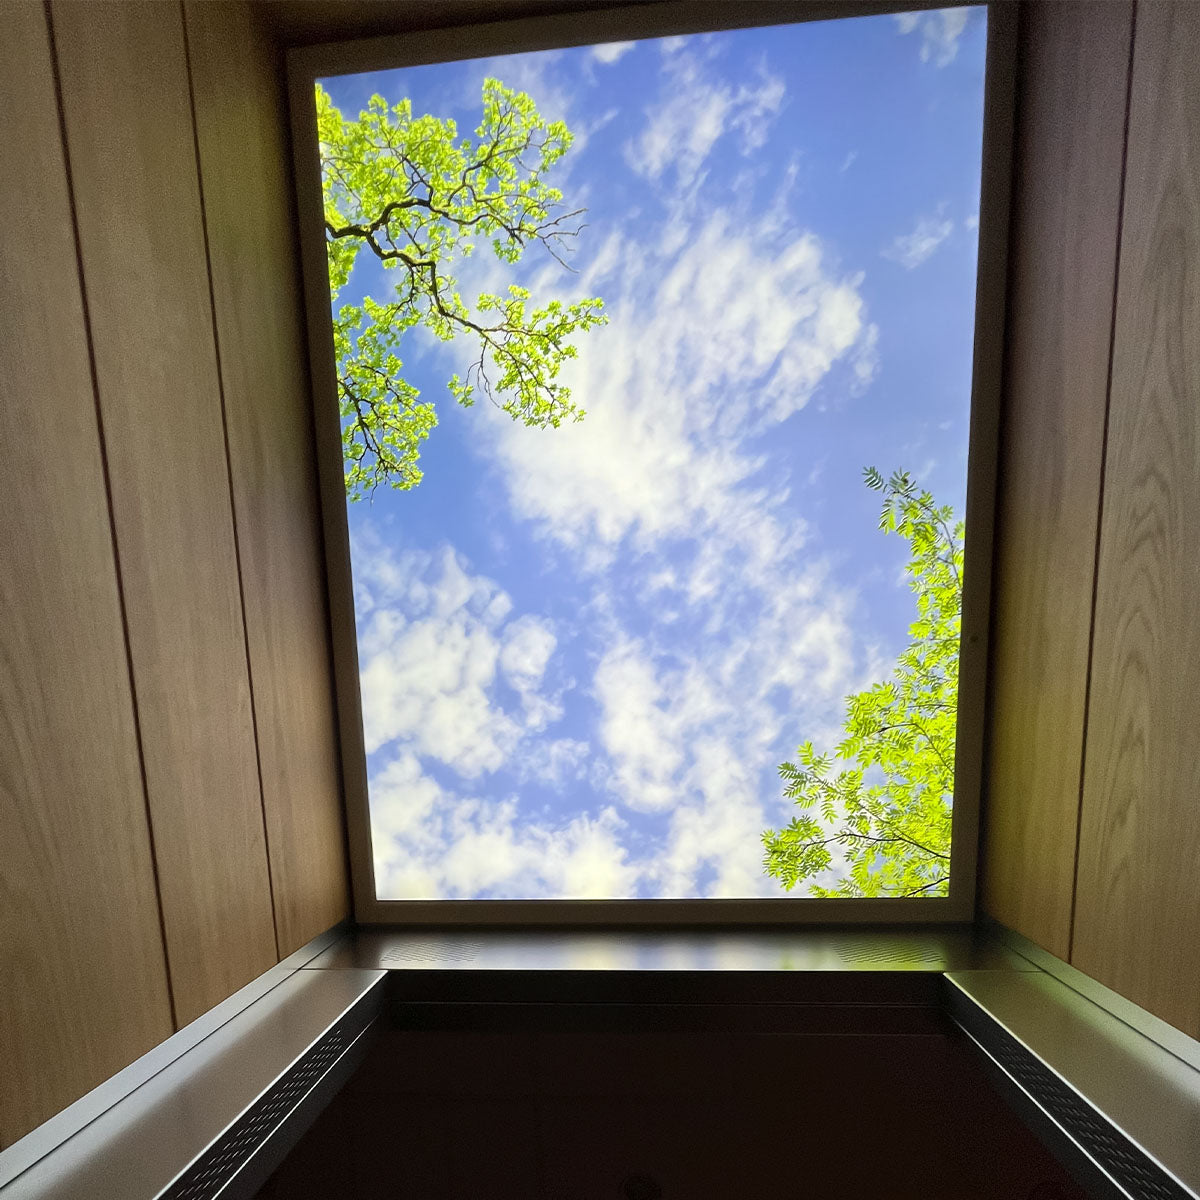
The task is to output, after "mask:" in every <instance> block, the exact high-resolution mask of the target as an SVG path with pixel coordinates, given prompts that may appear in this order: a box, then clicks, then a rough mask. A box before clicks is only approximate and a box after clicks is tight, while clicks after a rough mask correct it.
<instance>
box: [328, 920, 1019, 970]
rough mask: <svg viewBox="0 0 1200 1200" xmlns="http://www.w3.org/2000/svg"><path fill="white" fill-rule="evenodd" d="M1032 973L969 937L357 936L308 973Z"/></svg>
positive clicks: (813, 932) (918, 933) (836, 932)
mask: <svg viewBox="0 0 1200 1200" xmlns="http://www.w3.org/2000/svg"><path fill="white" fill-rule="evenodd" d="M341 967H359V968H364V967H365V968H373V969H378V970H391V971H400V970H412V971H422V970H473V971H714V972H720V971H729V972H737V971H839V972H841V971H881V972H886V971H924V972H932V973H936V974H941V973H942V972H944V971H954V970H1013V971H1034V970H1036V968H1035V967H1034V966H1033V964H1031V963H1029V962H1028V961H1027V960H1025V959H1023V958H1022V957H1021V956H1020V955H1018V954H1015V953H1013V952H1012V951H1011V950H1009V949H1007V948H1006V947H1004V946H1002V945H1001V944H999V943H998V942H996V941H995V940H994V939H991V938H989V937H986V936H985V937H980V936H979V934H978V933H977V932H975V931H973V930H971V929H969V928H968V929H913V930H900V929H876V930H863V929H791V930H737V931H728V930H727V931H703V930H697V931H686V930H681V931H662V932H659V931H653V930H603V931H600V930H594V931H593V930H579V931H572V932H567V931H559V930H523V931H519V932H507V931H500V930H471V931H467V930H462V931H458V930H436V931H422V930H405V929H380V928H371V929H368V928H359V929H357V930H355V931H353V932H352V933H350V934H349V935H348V936H347V937H345V938H344V939H342V940H341V941H340V942H338V944H337V945H336V946H333V947H332V948H331V949H329V950H327V951H326V952H325V953H324V954H322V955H320V956H319V957H317V958H314V959H313V960H312V961H311V962H310V963H309V964H308V969H311V970H322V969H330V968H341Z"/></svg>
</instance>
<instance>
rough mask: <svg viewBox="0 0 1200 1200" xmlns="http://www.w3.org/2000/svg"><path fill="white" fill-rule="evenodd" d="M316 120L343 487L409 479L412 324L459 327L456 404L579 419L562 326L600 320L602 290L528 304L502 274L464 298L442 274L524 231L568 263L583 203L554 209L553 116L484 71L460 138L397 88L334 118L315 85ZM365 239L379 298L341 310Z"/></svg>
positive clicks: (523, 239)
mask: <svg viewBox="0 0 1200 1200" xmlns="http://www.w3.org/2000/svg"><path fill="white" fill-rule="evenodd" d="M317 120H318V130H319V136H320V147H321V168H322V178H323V181H324V197H325V233H326V243H327V248H328V254H329V286H330V292H331V294H332V297H333V300H334V304H335V316H334V321H333V327H334V344H335V350H336V354H337V363H338V394H339V402H340V405H341V414H342V449H343V453H344V457H345V464H346V490H347V493H348V494H349V496H350V497H351V498H352V499H360V498H361V497H362V496H364V495H366V494H368V493H369V492H370V491H373V490H374V488H375V487H376V486H377V485H378V484H379V483H381V482H387V483H388V484H390V485H391V486H392V487H396V488H400V489H406V488H411V487H413V486H415V485H416V484H417V483H419V482H420V480H421V470H420V467H419V465H418V461H419V457H420V449H421V442H422V441H424V439H425V438H427V437H428V436H429V433H430V431H431V430H432V429H433V427H434V426H435V425H436V424H437V415H436V412H435V410H434V405H433V404H431V403H429V402H428V401H422V400H420V399H419V393H418V390H417V388H415V387H414V386H413V385H412V384H411V383H409V382H408V381H407V380H406V379H404V377H403V375H402V371H403V367H404V363H403V360H402V359H401V358H400V356H399V346H400V342H401V339H402V338H403V336H404V334H405V333H407V332H408V331H409V330H410V329H413V328H415V327H417V326H421V327H423V328H424V329H426V330H428V331H429V332H430V333H432V334H433V335H434V336H435V337H437V338H438V339H440V340H442V341H451V340H452V339H454V338H455V337H457V336H459V335H465V336H467V337H469V338H470V339H471V341H472V343H473V346H474V349H473V350H472V357H471V360H470V365H469V366H468V367H467V369H466V372H465V374H464V375H463V376H462V377H460V376H459V375H454V376H453V377H452V378H451V379H450V381H449V384H448V386H449V389H450V393H451V395H452V396H453V397H454V399H455V400H457V401H458V403H460V404H463V405H466V406H470V405H471V404H473V403H474V401H475V399H476V396H477V394H479V393H482V394H483V395H484V396H486V397H487V398H488V399H489V400H491V401H492V402H493V403H495V404H496V405H497V406H498V407H500V408H502V409H503V410H504V411H505V412H507V413H508V414H509V415H510V416H512V417H513V418H515V419H516V420H519V421H522V422H524V423H525V424H526V425H533V426H558V425H559V424H561V423H562V422H563V421H567V420H579V419H580V418H581V417H582V416H583V413H582V411H581V410H580V409H579V408H578V407H577V406H576V405H575V404H574V403H573V402H572V400H571V393H570V390H569V389H568V388H567V387H566V386H565V385H564V384H562V383H561V382H559V374H560V372H561V370H562V368H563V365H564V364H565V363H566V361H567V360H568V359H571V358H573V357H575V353H576V349H575V346H574V345H573V344H572V342H571V340H570V339H571V338H572V336H573V335H574V334H576V333H579V332H582V331H584V330H587V329H589V328H591V327H592V326H594V325H598V324H602V323H603V322H604V320H605V318H604V317H603V316H602V314H601V309H602V308H603V302H602V301H601V300H599V299H596V298H592V299H586V300H580V301H578V302H577V303H574V304H563V303H560V302H559V301H557V300H553V301H550V302H548V303H546V304H542V305H537V304H534V303H533V302H532V301H531V299H530V295H529V292H528V291H526V290H525V289H524V288H521V287H517V286H515V285H513V286H510V287H509V288H508V289H507V292H506V293H505V294H503V295H496V294H493V293H489V292H485V293H483V294H481V295H479V296H478V297H476V299H475V302H474V305H472V306H468V305H467V304H466V303H465V302H464V301H463V298H462V295H461V294H460V292H459V290H458V283H457V281H456V280H455V278H454V273H453V272H454V271H455V270H456V269H457V268H458V267H459V266H460V265H461V263H462V261H463V260H464V259H466V258H467V257H468V256H470V255H471V254H472V252H473V251H474V250H475V247H476V244H477V243H478V242H479V241H483V242H485V243H486V244H487V245H488V246H489V247H490V248H491V251H492V253H493V254H494V255H495V256H496V257H497V258H498V259H499V260H500V261H501V262H502V263H505V264H515V263H517V262H518V261H519V260H520V259H521V256H522V254H523V253H524V252H525V249H526V248H527V247H528V246H529V245H531V244H533V243H537V244H540V245H541V246H543V247H544V248H545V249H547V250H548V251H549V252H550V253H551V254H552V255H553V256H554V257H555V258H556V259H558V261H559V262H560V263H563V265H564V266H565V265H566V264H565V262H564V261H563V257H562V254H563V251H564V247H565V245H566V244H568V243H569V240H570V239H572V238H574V237H576V236H577V235H578V233H579V228H578V227H575V226H573V224H572V223H573V222H575V221H576V220H577V219H578V218H579V217H580V216H581V215H582V212H583V210H582V209H576V210H575V211H573V212H560V211H559V210H560V209H561V208H562V193H561V192H560V191H559V190H558V189H557V188H553V187H551V186H550V185H549V184H548V183H547V182H546V179H545V177H546V175H547V173H548V172H549V171H550V170H551V168H552V167H553V166H554V164H555V163H557V162H558V160H559V159H560V158H562V156H563V155H564V154H565V153H566V152H567V150H568V149H569V148H570V145H571V133H570V131H569V130H568V129H567V127H566V125H565V124H563V122H561V121H555V122H553V123H547V122H546V121H544V120H543V119H542V117H541V116H540V115H539V114H538V111H537V108H536V106H535V105H534V103H533V101H532V100H531V99H530V98H529V96H527V95H525V94H524V93H523V92H516V91H513V90H512V89H511V88H507V87H505V86H504V85H503V84H502V83H500V82H499V81H498V80H495V79H487V80H485V81H484V84H483V116H482V119H481V120H480V123H479V126H478V127H477V128H476V129H475V131H474V136H473V137H464V138H461V139H460V138H459V137H458V131H457V128H456V126H455V123H454V121H452V120H439V119H437V118H436V117H432V116H421V117H414V116H413V115H412V104H411V102H410V101H408V100H402V101H401V102H400V103H399V104H396V105H394V106H393V107H391V108H389V107H388V105H387V102H386V101H385V100H384V99H383V98H382V97H381V96H373V97H372V98H371V101H370V103H369V104H368V106H367V108H366V110H365V111H363V112H362V113H361V114H360V115H359V117H358V119H357V120H347V119H346V118H345V117H343V116H342V114H341V113H340V112H339V111H338V109H337V108H335V107H334V105H333V103H332V102H331V100H330V98H329V96H328V94H327V93H326V92H325V91H324V89H323V88H321V87H320V85H318V86H317ZM364 249H365V250H366V251H367V252H368V253H370V254H372V255H374V256H375V258H377V259H378V260H379V262H381V263H382V264H383V267H384V269H385V270H388V271H394V272H395V273H396V274H397V276H398V279H397V282H396V284H395V287H394V288H393V290H392V292H391V294H390V295H389V296H388V297H386V298H385V299H384V300H382V301H379V300H376V299H372V298H370V297H368V298H367V299H365V300H364V301H363V303H362V304H361V305H355V304H346V305H343V306H342V307H341V308H340V309H339V308H337V307H336V304H337V297H338V295H339V293H340V292H341V290H342V289H343V288H344V287H345V286H346V283H347V281H348V280H349V278H350V273H351V271H352V269H353V267H354V263H355V261H356V259H357V257H358V255H359V253H360V252H361V251H363V250H364Z"/></svg>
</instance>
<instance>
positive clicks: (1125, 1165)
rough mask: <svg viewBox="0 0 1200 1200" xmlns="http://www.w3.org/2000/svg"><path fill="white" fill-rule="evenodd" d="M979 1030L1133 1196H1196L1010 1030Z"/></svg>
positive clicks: (1159, 1199) (1158, 1199)
mask: <svg viewBox="0 0 1200 1200" xmlns="http://www.w3.org/2000/svg"><path fill="white" fill-rule="evenodd" d="M971 1024H972V1025H973V1026H974V1025H975V1022H974V1021H972V1022H971ZM978 1032H979V1033H980V1035H981V1037H980V1040H981V1041H983V1043H984V1045H985V1046H986V1047H987V1051H988V1053H989V1054H990V1055H991V1056H992V1057H993V1058H994V1059H995V1060H996V1062H998V1063H999V1064H1000V1065H1001V1066H1002V1067H1003V1068H1004V1070H1005V1071H1006V1072H1007V1073H1008V1074H1009V1075H1010V1076H1011V1077H1012V1078H1013V1079H1015V1080H1016V1081H1017V1082H1018V1083H1019V1084H1020V1085H1021V1086H1022V1087H1023V1088H1024V1089H1025V1091H1026V1092H1028V1093H1029V1095H1030V1096H1032V1097H1033V1099H1034V1100H1035V1101H1036V1102H1037V1103H1038V1105H1039V1106H1040V1107H1041V1108H1042V1110H1043V1111H1044V1112H1046V1113H1047V1114H1048V1115H1049V1116H1050V1117H1051V1118H1052V1119H1053V1120H1054V1121H1056V1122H1057V1123H1058V1125H1060V1126H1061V1127H1062V1128H1063V1129H1064V1130H1065V1131H1066V1132H1067V1133H1068V1134H1069V1135H1070V1136H1071V1138H1072V1139H1073V1140H1074V1141H1075V1142H1076V1143H1077V1144H1078V1145H1079V1146H1080V1148H1081V1149H1083V1150H1084V1151H1085V1152H1086V1153H1087V1155H1088V1156H1089V1157H1090V1158H1091V1159H1092V1160H1093V1161H1094V1162H1095V1163H1096V1164H1097V1165H1098V1166H1099V1167H1101V1168H1103V1170H1104V1171H1106V1172H1107V1173H1108V1174H1109V1176H1111V1178H1112V1179H1113V1180H1115V1182H1116V1183H1117V1184H1118V1185H1119V1186H1120V1187H1121V1188H1123V1189H1124V1190H1125V1191H1126V1192H1127V1193H1128V1194H1129V1195H1130V1196H1133V1197H1136V1200H1192V1197H1191V1193H1190V1192H1188V1191H1187V1190H1186V1189H1184V1188H1183V1187H1181V1186H1180V1185H1179V1184H1177V1183H1176V1182H1175V1181H1174V1180H1173V1179H1172V1178H1171V1177H1170V1176H1169V1175H1168V1174H1167V1173H1166V1172H1165V1171H1164V1170H1163V1169H1162V1168H1161V1167H1159V1166H1158V1165H1157V1164H1156V1163H1155V1162H1153V1161H1152V1160H1151V1159H1149V1158H1148V1157H1147V1156H1146V1155H1145V1154H1144V1153H1142V1151H1141V1150H1139V1149H1138V1147H1137V1146H1135V1145H1134V1144H1133V1143H1132V1142H1131V1141H1130V1140H1129V1139H1128V1138H1127V1137H1125V1135H1124V1134H1123V1133H1122V1132H1121V1131H1120V1129H1118V1128H1117V1127H1116V1126H1115V1125H1113V1124H1112V1123H1111V1122H1109V1121H1106V1120H1105V1119H1104V1117H1102V1116H1101V1115H1100V1113H1098V1112H1097V1111H1096V1110H1095V1109H1094V1108H1093V1107H1092V1106H1091V1105H1090V1104H1088V1103H1087V1101H1086V1100H1084V1099H1083V1098H1082V1097H1081V1096H1079V1094H1078V1093H1076V1092H1075V1091H1073V1090H1072V1089H1071V1088H1070V1087H1068V1086H1067V1084H1065V1083H1064V1082H1063V1081H1062V1080H1061V1079H1060V1078H1059V1077H1058V1076H1057V1075H1055V1074H1054V1072H1053V1071H1051V1070H1050V1068H1049V1067H1047V1066H1046V1065H1045V1064H1044V1063H1043V1062H1042V1061H1041V1060H1040V1059H1038V1058H1037V1057H1036V1056H1035V1055H1034V1054H1032V1053H1030V1051H1029V1050H1027V1049H1026V1048H1025V1047H1024V1046H1022V1045H1021V1043H1020V1042H1018V1041H1017V1039H1016V1038H1014V1037H1013V1036H1012V1035H1011V1034H1009V1033H1008V1032H1007V1031H1006V1030H1004V1029H1003V1028H1001V1027H1000V1026H999V1025H996V1024H994V1023H992V1022H988V1025H987V1029H986V1032H984V1031H982V1030H978Z"/></svg>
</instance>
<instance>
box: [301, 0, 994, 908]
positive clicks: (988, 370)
mask: <svg viewBox="0 0 1200 1200" xmlns="http://www.w3.org/2000/svg"><path fill="white" fill-rule="evenodd" d="M924 7H929V6H927V5H924V4H920V3H917V4H913V3H908V4H905V3H886V2H879V0H866V2H864V3H861V4H858V5H855V6H854V9H853V14H852V15H854V16H864V15H871V14H879V13H888V12H896V11H902V10H910V9H917V8H924ZM847 15H850V14H849V13H848V10H847V7H846V5H845V4H844V3H837V2H836V0H770V2H763V3H759V4H755V5H741V6H736V7H730V6H717V5H709V4H705V3H702V2H698V0H673V2H667V3H647V4H638V5H631V6H628V7H623V8H614V9H606V10H598V11H591V12H580V13H559V14H555V15H551V16H546V17H538V18H533V19H528V20H519V21H500V22H496V23H492V24H486V25H474V26H458V27H454V28H448V29H438V30H432V31H427V32H422V33H416V34H411V35H406V36H395V37H380V38H368V39H361V40H357V41H346V42H337V43H330V44H326V45H318V46H306V47H300V48H293V49H291V50H289V51H288V56H287V57H288V87H289V99H290V108H291V122H292V142H293V154H294V166H295V181H296V193H297V212H298V221H299V233H300V250H301V260H302V265H303V277H304V292H305V308H306V312H307V321H308V342H309V360H310V367H311V373H312V384H313V388H312V390H313V410H314V412H313V416H314V424H315V429H316V444H317V461H318V470H319V475H320V489H321V507H322V520H323V524H324V531H325V554H326V567H327V570H326V576H327V586H328V589H329V608H330V622H331V633H332V644H333V658H334V674H335V682H336V690H337V699H338V721H339V727H340V734H341V747H342V754H341V758H342V773H343V784H344V794H345V798H346V822H347V832H348V839H349V846H350V861H351V876H352V883H353V895H354V910H355V917H356V919H357V920H358V921H359V922H362V923H365V924H391V923H397V922H400V923H411V924H416V925H463V926H494V925H556V926H562V925H568V926H570V925H575V926H597V925H612V926H616V925H623V926H655V925H660V926H661V925H748V924H790V925H807V924H831V923H848V924H916V923H941V922H963V921H969V920H971V919H972V918H973V916H974V914H975V894H976V864H977V856H978V837H979V805H980V796H981V790H982V786H983V770H982V767H983V753H984V718H985V704H986V694H987V664H988V635H989V628H990V616H989V609H990V596H991V570H992V541H993V524H994V517H995V495H996V472H997V459H998V442H999V420H1000V405H1001V370H1002V351H1003V340H1004V314H1005V300H1006V282H1007V260H1008V227H1009V219H1008V218H1009V200H1010V178H1011V167H1012V148H1013V103H1014V80H1015V65H1016V63H1015V58H1016V29H1017V6H1016V5H1015V4H1005V3H992V4H990V5H989V6H988V47H987V82H986V93H985V105H984V129H983V170H982V178H981V197H980V216H979V258H978V272H977V286H976V308H975V346H974V369H973V382H972V391H971V423H970V442H969V463H968V472H967V512H966V527H967V539H966V541H967V570H966V581H965V586H964V596H963V619H962V648H961V666H960V683H959V711H958V727H957V741H956V758H955V804H954V813H953V826H952V838H951V871H950V894H949V896H947V897H945V898H925V897H918V898H912V899H901V898H891V899H862V900H856V899H846V900H843V899H828V900H826V899H814V898H808V897H798V898H793V897H780V898H778V899H774V898H763V899H730V900H707V899H695V900H687V899H664V900H380V899H378V898H377V896H376V893H375V881H374V869H373V856H372V851H371V830H370V818H369V807H368V798H367V773H366V753H365V748H364V744H363V725H362V699H361V694H360V690H359V667H358V645H357V637H356V632H355V621H354V603H353V585H352V581H351V565H350V545H349V531H348V523H347V514H346V499H345V486H344V482H343V470H342V449H341V431H340V420H339V417H338V405H337V402H336V396H337V383H336V381H337V370H336V363H335V361H334V355H333V338H332V323H331V315H330V314H331V303H330V294H329V279H328V269H327V266H326V251H325V239H324V226H323V220H322V216H323V214H322V204H321V173H320V160H319V154H318V146H317V132H316V111H315V104H314V101H313V92H314V85H315V82H316V80H317V79H319V78H322V77H326V76H329V75H338V74H349V73H355V72H364V71H374V70H383V69H388V68H395V67H402V66H412V65H416V64H426V63H435V62H448V61H453V60H455V59H462V58H475V57H481V56H485V55H493V54H506V53H517V52H522V51H530V50H539V49H550V48H554V47H565V46H578V45H588V44H593V43H598V42H604V41H612V40H618V39H628V38H646V37H661V36H666V35H670V34H680V33H693V32H700V31H708V30H713V29H730V28H738V27H750V26H762V25H772V24H783V23H798V22H802V21H811V20H825V19H830V18H835V17H845V16H847Z"/></svg>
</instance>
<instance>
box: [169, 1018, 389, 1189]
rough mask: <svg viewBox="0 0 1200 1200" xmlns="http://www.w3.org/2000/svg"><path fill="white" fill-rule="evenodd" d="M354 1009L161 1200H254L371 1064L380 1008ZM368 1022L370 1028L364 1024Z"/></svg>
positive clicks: (216, 1142) (204, 1154)
mask: <svg viewBox="0 0 1200 1200" xmlns="http://www.w3.org/2000/svg"><path fill="white" fill-rule="evenodd" d="M360 1009H361V1005H360V1006H356V1007H355V1008H352V1009H351V1010H350V1011H349V1012H348V1013H347V1014H346V1016H344V1017H343V1018H342V1019H341V1020H340V1021H339V1022H338V1023H337V1024H336V1025H335V1026H334V1027H333V1028H332V1029H330V1030H329V1031H328V1033H326V1034H325V1035H324V1037H322V1038H321V1040H320V1041H318V1042H316V1043H314V1045H313V1046H312V1047H311V1049H310V1050H309V1051H308V1052H307V1053H306V1054H304V1055H303V1056H302V1057H301V1058H300V1059H298V1060H297V1061H296V1062H295V1063H294V1064H293V1065H292V1068H291V1070H289V1071H288V1072H287V1073H286V1074H285V1075H284V1076H282V1077H281V1078H280V1079H279V1080H278V1081H277V1082H276V1083H275V1084H274V1085H273V1086H272V1087H271V1088H270V1089H268V1090H267V1091H266V1092H265V1093H264V1094H263V1095H262V1096H261V1097H260V1098H259V1099H258V1100H257V1101H256V1102H255V1103H254V1104H253V1105H251V1106H250V1108H248V1109H247V1110H246V1112H244V1113H243V1114H242V1116H241V1117H239V1118H238V1120H237V1121H235V1122H234V1123H233V1124H232V1125H231V1126H230V1127H229V1128H228V1129H227V1130H226V1131H225V1133H223V1134H222V1135H221V1136H220V1137H219V1138H218V1139H217V1140H216V1141H215V1142H213V1144H212V1145H211V1146H210V1147H209V1148H208V1149H207V1150H206V1151H205V1152H204V1153H203V1154H202V1155H200V1157H199V1158H197V1159H196V1160H195V1161H194V1162H193V1163H192V1164H191V1165H190V1166H189V1167H188V1168H187V1170H186V1171H184V1172H183V1173H182V1174H181V1175H179V1177H178V1178H177V1179H176V1180H175V1182H174V1183H172V1184H171V1186H170V1187H169V1188H167V1190H166V1191H165V1192H162V1193H161V1194H160V1196H159V1200H217V1198H218V1197H219V1198H220V1200H253V1197H254V1195H255V1193H256V1192H257V1191H258V1189H259V1188H260V1187H261V1186H262V1184H263V1183H264V1182H265V1181H266V1179H267V1178H268V1177H269V1176H270V1175H271V1173H272V1172H273V1171H274V1170H275V1168H276V1167H278V1166H279V1164H280V1163H281V1162H282V1161H283V1160H284V1158H286V1157H287V1154H288V1152H289V1151H290V1150H291V1149H292V1147H293V1146H295V1145H296V1143H297V1142H298V1141H299V1140H300V1138H301V1137H302V1136H303V1135H304V1134H305V1133H306V1132H307V1130H308V1128H309V1127H310V1126H311V1124H312V1122H313V1121H314V1120H315V1119H316V1117H317V1116H318V1115H319V1114H320V1112H321V1110H322V1109H323V1108H324V1107H325V1106H326V1105H327V1104H328V1103H329V1101H330V1100H332V1099H333V1097H334V1096H335V1095H336V1094H337V1093H338V1091H339V1090H340V1089H341V1088H342V1086H343V1085H344V1084H345V1083H346V1081H347V1080H348V1079H349V1078H350V1076H351V1075H352V1074H353V1073H354V1071H355V1070H356V1069H357V1068H358V1066H359V1065H360V1064H361V1063H362V1061H363V1059H364V1058H365V1057H366V1053H367V1049H368V1047H369V1046H370V1044H371V1040H372V1039H371V1035H372V1034H373V1033H374V1032H375V1030H376V1027H377V1023H378V1009H379V1006H378V1005H377V1004H373V1005H371V1006H370V1011H369V1012H368V1013H366V1014H365V1016H364V1014H363V1013H361V1012H360V1011H359V1010H360ZM364 1020H365V1024H364Z"/></svg>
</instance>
